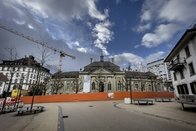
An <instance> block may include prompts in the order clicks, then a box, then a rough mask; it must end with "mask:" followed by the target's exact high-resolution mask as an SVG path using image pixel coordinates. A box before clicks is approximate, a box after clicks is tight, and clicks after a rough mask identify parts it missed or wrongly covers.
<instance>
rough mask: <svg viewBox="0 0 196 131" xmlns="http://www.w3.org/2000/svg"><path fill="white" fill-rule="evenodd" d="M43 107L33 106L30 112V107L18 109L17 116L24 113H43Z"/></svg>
mask: <svg viewBox="0 0 196 131" xmlns="http://www.w3.org/2000/svg"><path fill="white" fill-rule="evenodd" d="M44 108H45V107H44V106H33V108H32V110H31V107H30V106H27V107H23V108H18V110H17V111H18V115H23V114H24V113H34V114H36V113H37V112H43V111H44Z"/></svg>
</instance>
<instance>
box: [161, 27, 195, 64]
mask: <svg viewBox="0 0 196 131" xmlns="http://www.w3.org/2000/svg"><path fill="white" fill-rule="evenodd" d="M194 36H196V28H192V29H188V30H186V32H185V33H184V34H183V36H182V37H181V38H180V40H179V41H178V43H177V44H176V45H175V46H174V48H173V49H172V50H171V52H170V53H169V54H168V55H167V57H166V58H165V60H164V62H170V61H171V59H172V58H173V57H174V55H175V54H177V53H178V51H179V50H180V49H181V48H183V47H184V46H185V45H186V44H187V43H188V41H189V40H190V39H192V38H193V37H194Z"/></svg>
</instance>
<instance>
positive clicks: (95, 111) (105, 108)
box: [0, 101, 196, 131]
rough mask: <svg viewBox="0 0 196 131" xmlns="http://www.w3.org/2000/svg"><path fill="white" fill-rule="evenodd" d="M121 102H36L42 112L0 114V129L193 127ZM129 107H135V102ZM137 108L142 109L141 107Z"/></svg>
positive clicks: (173, 130)
mask: <svg viewBox="0 0 196 131" xmlns="http://www.w3.org/2000/svg"><path fill="white" fill-rule="evenodd" d="M121 104H123V103H122V101H98V102H70V103H50V104H40V105H44V106H45V107H46V111H44V112H43V113H39V114H36V115H26V116H25V115H24V116H16V115H15V114H16V113H9V114H4V115H0V123H1V130H2V131H4V130H6V131H15V130H18V131H31V130H36V131H49V130H51V131H56V130H58V131H63V130H64V131H119V130H121V131H130V130H133V131H135V130H139V131H143V130H145V131H152V130H153V131H156V130H157V131H160V130H164V131H165V130H167V131H189V130H190V131H191V130H195V129H196V125H195V124H192V125H191V124H189V123H186V122H181V121H174V120H171V119H164V118H162V117H157V116H156V117H155V116H153V115H152V116H151V115H149V114H148V115H147V114H145V113H140V112H136V111H131V108H126V109H125V106H122V105H121ZM126 106H130V105H126ZM132 106H133V107H137V108H138V105H132ZM153 106H154V107H155V105H151V108H154V107H153ZM139 108H140V107H139ZM141 108H145V106H141ZM129 110H130V111H129ZM177 113H179V112H177ZM185 113H186V112H185ZM187 114H188V115H190V116H191V115H196V112H187ZM178 115H184V114H178ZM194 118H195V117H194Z"/></svg>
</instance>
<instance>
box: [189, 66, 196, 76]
mask: <svg viewBox="0 0 196 131" xmlns="http://www.w3.org/2000/svg"><path fill="white" fill-rule="evenodd" d="M189 71H190V75H191V76H192V75H194V74H195V70H194V67H193V63H190V64H189Z"/></svg>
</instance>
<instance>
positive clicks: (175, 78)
mask: <svg viewBox="0 0 196 131" xmlns="http://www.w3.org/2000/svg"><path fill="white" fill-rule="evenodd" d="M173 75H174V80H175V81H177V77H176V72H174V73H173Z"/></svg>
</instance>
